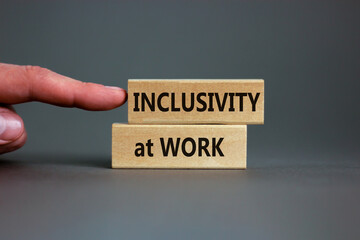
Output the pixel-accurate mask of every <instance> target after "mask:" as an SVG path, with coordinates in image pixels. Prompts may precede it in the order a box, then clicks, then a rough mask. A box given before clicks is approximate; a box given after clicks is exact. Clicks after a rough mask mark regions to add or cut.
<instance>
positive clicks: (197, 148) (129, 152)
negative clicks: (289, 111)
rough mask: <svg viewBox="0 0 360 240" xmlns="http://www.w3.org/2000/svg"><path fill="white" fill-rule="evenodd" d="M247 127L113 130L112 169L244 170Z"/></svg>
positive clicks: (121, 127)
mask: <svg viewBox="0 0 360 240" xmlns="http://www.w3.org/2000/svg"><path fill="white" fill-rule="evenodd" d="M246 139H247V137H246V125H128V124H118V123H114V124H113V126H112V167H113V168H199V169H245V168H246Z"/></svg>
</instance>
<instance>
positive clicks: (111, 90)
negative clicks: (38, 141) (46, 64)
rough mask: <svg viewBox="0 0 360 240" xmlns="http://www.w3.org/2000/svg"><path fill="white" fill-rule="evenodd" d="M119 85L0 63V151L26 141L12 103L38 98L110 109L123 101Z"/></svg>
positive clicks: (70, 105)
mask: <svg viewBox="0 0 360 240" xmlns="http://www.w3.org/2000/svg"><path fill="white" fill-rule="evenodd" d="M126 97H127V93H126V91H125V90H124V89H121V88H118V87H108V86H103V85H101V84H95V83H87V82H86V83H85V82H81V81H78V80H75V79H72V78H69V77H65V76H62V75H60V74H57V73H55V72H52V71H50V70H48V69H45V68H41V67H36V66H18V65H13V64H4V63H0V154H2V153H6V152H11V151H14V150H16V149H19V148H20V147H22V146H23V145H24V144H25V141H26V131H25V128H24V123H23V120H22V119H21V117H20V116H19V115H17V114H16V112H15V110H14V108H13V107H12V106H11V104H17V103H24V102H30V101H40V102H44V103H49V104H53V105H57V106H61V107H77V108H82V109H85V110H92V111H102V110H110V109H113V108H116V107H119V106H121V105H122V104H124V103H125V101H126Z"/></svg>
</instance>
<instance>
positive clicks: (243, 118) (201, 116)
mask: <svg viewBox="0 0 360 240" xmlns="http://www.w3.org/2000/svg"><path fill="white" fill-rule="evenodd" d="M161 94H163V95H161ZM192 94H193V96H192ZM257 94H258V97H257V98H256V95H257ZM183 95H184V97H183ZM144 96H146V97H147V99H145V98H144ZM152 97H153V98H152ZM147 100H148V101H147ZM183 101H184V102H183ZM149 103H151V104H153V105H154V109H151V108H150V107H149ZM192 103H193V105H192ZM184 104H185V107H186V108H187V110H188V111H185V108H183V105H184ZM191 107H193V108H191ZM160 108H162V110H163V111H162V110H161V109H160ZM189 109H190V110H189ZM152 110H153V111H152ZM164 110H165V111H164ZM128 122H129V123H130V124H263V123H264V80H251V79H249V80H237V79H232V80H226V79H213V80H196V79H193V80H191V79H186V80H180V79H179V80H167V79H163V80H155V79H154V80H150V79H147V80H146V79H139V80H136V79H130V80H129V81H128Z"/></svg>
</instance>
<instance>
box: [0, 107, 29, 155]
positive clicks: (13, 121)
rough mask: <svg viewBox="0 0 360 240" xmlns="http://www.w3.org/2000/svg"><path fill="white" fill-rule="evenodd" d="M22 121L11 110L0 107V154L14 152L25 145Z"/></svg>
mask: <svg viewBox="0 0 360 240" xmlns="http://www.w3.org/2000/svg"><path fill="white" fill-rule="evenodd" d="M25 141H26V132H25V128H24V123H23V120H22V119H21V117H20V116H19V115H17V114H16V113H15V111H14V110H13V109H11V108H7V107H0V154H1V153H6V152H11V151H14V150H16V149H18V148H20V147H22V146H23V145H24V144H25Z"/></svg>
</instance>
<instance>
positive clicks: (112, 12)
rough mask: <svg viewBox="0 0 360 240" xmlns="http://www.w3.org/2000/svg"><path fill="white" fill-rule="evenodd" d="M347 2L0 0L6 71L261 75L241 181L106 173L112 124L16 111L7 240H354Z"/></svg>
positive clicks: (353, 89)
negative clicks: (21, 129) (18, 127)
mask: <svg viewBox="0 0 360 240" xmlns="http://www.w3.org/2000/svg"><path fill="white" fill-rule="evenodd" d="M359 10H360V4H359V3H358V2H356V1H55V2H53V1H51V2H50V1H49V2H46V1H0V61H1V62H7V63H14V64H31V65H40V66H43V67H47V68H50V69H52V70H54V71H56V72H58V73H61V74H64V75H68V76H70V77H73V78H76V79H79V80H83V81H92V82H97V83H102V84H105V85H117V86H121V87H123V88H126V85H127V79H128V78H264V79H265V125H264V126H250V127H249V129H248V166H249V169H248V170H246V171H231V170H228V171H220V170H219V171H205V170H190V171H186V170H112V169H109V167H110V161H111V159H110V157H111V149H110V147H111V124H112V123H113V122H126V121H127V105H124V106H123V107H121V108H119V109H116V110H112V111H109V112H87V111H83V110H78V109H61V108H58V107H54V106H49V105H45V104H42V103H27V104H22V105H18V106H15V108H16V109H17V111H18V113H19V114H20V115H21V116H22V117H23V119H24V121H25V125H26V128H27V131H28V134H29V138H28V142H27V144H26V145H25V146H24V147H23V149H21V150H19V151H17V152H15V153H10V154H6V155H1V156H0V230H1V231H0V238H1V239H119V238H121V237H124V238H127V239H128V238H146V239H149V238H150V239H151V238H153V239H184V238H195V239H199V238H202V239H204V238H208V239H219V238H247V239H358V238H359V237H360V229H359V227H358V223H359V222H360V208H359V200H360V170H359V167H360V159H359V157H360V150H359V143H360V141H359V133H360V128H359V122H360V112H359V109H358V104H359V103H360V97H359V90H360V82H359V77H360V67H359V64H360V44H359V43H360V14H359V12H360V11H359Z"/></svg>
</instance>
